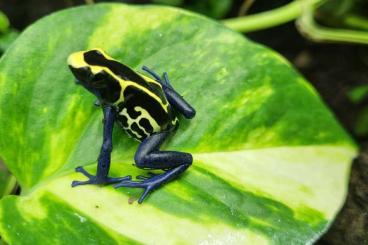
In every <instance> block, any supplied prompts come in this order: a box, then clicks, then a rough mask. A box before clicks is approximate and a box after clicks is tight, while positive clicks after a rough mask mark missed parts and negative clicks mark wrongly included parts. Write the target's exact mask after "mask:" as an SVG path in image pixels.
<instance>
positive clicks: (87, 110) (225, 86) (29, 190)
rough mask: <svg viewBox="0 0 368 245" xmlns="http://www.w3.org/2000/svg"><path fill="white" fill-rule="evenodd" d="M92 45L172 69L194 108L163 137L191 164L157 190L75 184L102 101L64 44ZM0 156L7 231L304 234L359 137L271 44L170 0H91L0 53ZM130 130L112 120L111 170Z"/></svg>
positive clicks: (209, 236)
mask: <svg viewBox="0 0 368 245" xmlns="http://www.w3.org/2000/svg"><path fill="white" fill-rule="evenodd" d="M94 47H101V48H103V49H105V50H106V51H107V53H109V54H110V55H111V56H112V57H114V58H116V59H117V60H120V61H121V62H123V63H125V64H127V65H129V66H131V67H133V68H134V69H136V70H139V69H140V67H141V66H142V65H147V66H148V67H151V68H153V69H154V70H156V71H157V72H159V73H162V72H164V71H166V72H168V74H169V76H170V78H171V81H172V84H173V86H174V87H175V88H176V90H177V91H179V92H180V93H181V94H182V95H183V96H184V97H185V98H186V100H187V101H189V102H190V103H191V104H192V105H193V106H194V107H195V108H196V110H197V115H196V117H195V119H193V120H191V121H186V120H185V119H183V118H181V120H180V123H181V126H180V128H179V130H178V132H177V133H176V134H175V136H173V137H172V138H171V139H170V141H169V142H167V144H166V145H165V146H164V149H172V150H178V151H187V152H190V153H192V154H193V157H194V163H193V166H192V167H191V168H190V169H189V170H188V171H187V172H186V173H185V174H184V175H183V176H182V177H181V178H179V179H178V180H175V181H173V182H171V183H169V184H167V185H166V186H164V187H162V188H161V189H159V190H157V191H156V192H154V193H153V194H152V195H151V196H150V197H149V198H148V199H147V200H146V201H145V202H144V203H143V204H142V205H138V204H137V202H133V203H132V204H130V203H131V202H132V201H133V200H135V199H137V198H138V197H139V196H140V195H141V193H142V190H138V189H129V188H120V189H113V188H112V187H111V186H108V187H97V186H83V187H77V188H71V187H70V184H71V181H72V180H82V179H83V176H82V175H80V174H77V173H75V172H74V168H75V167H76V166H79V165H83V166H87V165H88V169H89V170H90V171H95V168H96V159H97V155H98V152H99V147H100V144H101V141H102V123H101V120H102V113H101V110H100V109H98V108H96V107H94V106H93V102H94V100H95V99H94V98H93V96H92V95H91V94H89V93H88V92H87V91H85V90H83V89H82V88H81V87H80V86H76V85H75V84H74V82H73V81H74V79H73V76H72V74H71V73H70V71H69V70H68V68H67V65H66V58H67V56H68V55H69V54H70V53H71V52H74V51H77V50H85V49H89V48H94ZM0 135H1V136H2V137H1V138H0V155H1V156H2V157H3V158H4V160H5V162H6V163H7V165H8V168H9V169H10V170H11V172H12V173H13V174H14V175H15V176H16V178H17V180H18V182H19V183H20V185H21V188H22V194H21V196H8V197H6V198H4V199H3V200H1V202H0V224H1V225H0V235H1V236H2V237H3V238H4V240H5V241H6V242H8V243H10V244H25V243H27V244H42V243H44V241H50V243H52V244H71V243H73V244H115V243H119V244H129V243H132V244H134V243H150V244H152V243H155V244H178V243H180V244H182V243H185V244H193V243H194V244H196V243H202V244H212V243H225V244H231V243H233V244H244V243H247V244H264V243H274V244H305V243H311V242H312V241H314V240H316V239H317V238H318V236H319V235H320V234H321V233H323V232H324V231H325V230H326V229H327V227H328V226H329V225H330V223H331V222H332V220H333V218H334V217H335V215H336V213H337V212H338V210H339V208H340V207H341V205H342V203H343V201H344V198H345V194H346V183H347V176H348V173H349V167H350V162H351V159H352V158H353V157H354V156H355V154H356V149H355V145H354V143H353V142H352V140H351V139H350V138H349V136H348V135H347V134H346V133H345V132H344V130H343V129H342V128H341V127H340V126H339V124H338V123H337V122H336V120H335V119H334V117H333V115H332V114H331V113H330V112H329V110H328V109H326V107H325V106H324V105H323V103H322V101H321V99H320V98H319V96H318V95H317V94H316V92H315V90H314V89H313V88H312V87H311V86H310V85H309V84H308V83H307V82H306V81H305V80H304V79H303V78H302V77H301V76H300V75H299V74H298V73H297V72H296V71H295V70H294V69H293V68H292V67H291V66H290V64H289V63H288V62H287V61H285V59H284V58H282V57H280V56H279V55H278V54H276V53H274V52H273V51H271V50H269V49H267V48H265V47H263V46H260V45H257V44H255V43H253V42H250V41H248V40H247V39H245V38H244V37H243V36H242V35H240V34H238V33H235V32H233V31H231V30H229V29H227V28H225V27H223V26H222V25H220V24H218V23H216V22H213V21H210V20H208V19H207V18H204V17H201V16H198V15H195V14H192V13H189V12H185V11H181V10H178V9H173V8H166V7H153V6H148V7H147V6H145V7H133V6H126V5H120V4H98V5H94V6H88V7H79V8H73V9H68V10H66V11H61V12H58V13H56V14H53V15H50V16H48V17H46V18H44V19H42V20H40V21H38V22H36V23H35V24H33V25H32V26H31V27H29V28H28V29H27V30H26V31H25V32H24V33H22V34H21V36H20V37H19V38H18V39H17V40H16V41H15V43H14V44H13V45H12V46H11V47H10V48H9V49H8V51H7V52H6V54H5V55H4V56H3V57H2V59H1V62H0ZM137 146H138V143H137V142H135V141H132V140H131V139H129V138H128V137H127V136H126V134H125V133H124V132H123V131H122V130H121V129H120V128H119V127H116V128H115V131H114V151H113V155H112V174H111V176H125V175H127V174H131V175H133V176H136V175H138V174H142V173H145V172H146V171H144V170H139V169H138V168H136V167H135V166H132V163H133V156H134V152H135V150H136V149H137Z"/></svg>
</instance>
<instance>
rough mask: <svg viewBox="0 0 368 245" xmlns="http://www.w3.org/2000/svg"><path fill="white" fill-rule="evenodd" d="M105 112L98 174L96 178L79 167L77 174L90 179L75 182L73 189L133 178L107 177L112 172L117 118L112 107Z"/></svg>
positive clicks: (107, 107)
mask: <svg viewBox="0 0 368 245" xmlns="http://www.w3.org/2000/svg"><path fill="white" fill-rule="evenodd" d="M103 112H104V136H103V144H102V147H101V151H100V155H99V157H98V164H97V174H96V176H94V175H92V174H90V173H88V172H87V171H86V170H85V169H84V168H83V167H77V168H76V169H75V171H76V172H79V173H81V174H83V175H84V176H86V177H87V178H88V180H87V181H73V182H72V187H75V186H78V185H87V184H100V185H102V184H112V183H118V182H121V181H125V180H130V179H131V176H125V177H121V178H110V177H107V176H108V174H109V170H110V158H111V157H110V156H111V151H112V131H113V127H114V121H115V118H116V115H115V114H116V112H115V110H114V109H113V108H112V107H109V106H106V107H104V108H103Z"/></svg>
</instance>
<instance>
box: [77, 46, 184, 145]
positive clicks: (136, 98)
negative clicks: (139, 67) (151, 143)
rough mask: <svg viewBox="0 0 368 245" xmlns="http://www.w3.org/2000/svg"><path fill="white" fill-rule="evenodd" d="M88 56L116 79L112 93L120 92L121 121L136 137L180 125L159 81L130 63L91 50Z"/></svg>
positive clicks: (119, 112)
mask: <svg viewBox="0 0 368 245" xmlns="http://www.w3.org/2000/svg"><path fill="white" fill-rule="evenodd" d="M84 58H85V60H86V61H87V62H88V64H90V65H92V66H98V67H102V68H103V69H104V70H105V71H106V79H112V80H114V82H113V83H114V84H117V88H118V89H111V90H114V91H110V92H108V93H111V94H114V93H116V90H118V93H119V95H117V97H118V99H117V100H116V102H115V103H114V104H115V107H116V109H117V111H118V116H117V121H118V123H119V124H120V125H121V126H122V127H123V128H124V129H125V131H126V132H127V133H128V134H129V135H130V136H131V137H132V138H135V139H137V140H139V141H142V140H143V139H145V138H146V137H148V136H150V135H151V134H153V133H157V132H161V131H164V130H169V129H171V128H173V127H177V123H178V120H177V118H176V116H175V115H174V113H173V110H172V107H171V105H170V103H168V100H167V98H166V96H165V93H164V91H163V89H162V86H161V84H160V83H159V82H157V81H155V80H153V79H151V78H149V77H146V76H144V75H141V74H139V73H137V72H135V71H134V70H133V69H131V68H130V67H128V66H126V65H124V64H122V63H120V62H118V61H116V60H114V59H113V58H111V57H109V56H107V55H106V54H104V55H103V56H101V55H97V54H96V52H87V53H86V54H85V55H84Z"/></svg>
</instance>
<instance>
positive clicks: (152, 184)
mask: <svg viewBox="0 0 368 245" xmlns="http://www.w3.org/2000/svg"><path fill="white" fill-rule="evenodd" d="M188 167H189V165H181V166H178V167H176V168H173V169H170V170H168V171H166V172H165V173H163V174H158V175H155V174H152V173H149V175H150V177H146V176H142V175H139V176H137V179H138V180H137V181H133V180H124V181H122V182H120V183H118V184H116V185H114V187H115V188H118V187H123V186H124V187H132V188H143V189H144V192H143V194H142V196H141V197H140V198H139V200H138V203H139V204H141V203H142V202H143V201H144V199H145V198H146V197H147V196H148V194H150V193H151V192H153V191H154V190H156V189H158V188H159V187H160V186H161V185H163V184H165V183H167V182H169V181H170V180H173V179H174V178H176V177H177V176H178V175H180V173H182V172H184V171H185V169H187V168H188Z"/></svg>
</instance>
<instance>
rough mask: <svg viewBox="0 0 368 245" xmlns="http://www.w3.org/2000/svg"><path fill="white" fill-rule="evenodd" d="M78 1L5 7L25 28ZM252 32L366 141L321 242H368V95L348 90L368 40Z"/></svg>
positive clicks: (36, 0) (7, 1) (288, 30)
mask: <svg viewBox="0 0 368 245" xmlns="http://www.w3.org/2000/svg"><path fill="white" fill-rule="evenodd" d="M125 2H128V1H125ZM129 2H135V3H137V2H139V3H145V2H148V1H129ZM259 2H260V3H259ZM275 2H277V3H275ZM286 2H288V1H286V0H282V1H272V2H270V1H265V0H263V1H262V0H259V1H257V4H256V5H255V7H254V8H252V11H254V12H257V11H262V10H267V9H269V8H273V7H277V6H279V5H282V4H285V3H286ZM76 3H77V4H80V3H83V1H72V0H64V1H46V0H28V1H21V0H4V1H2V2H0V9H2V10H3V11H4V12H5V13H6V14H7V15H8V16H9V18H10V20H11V23H12V25H13V26H14V27H15V28H17V29H20V30H22V29H23V28H24V27H26V26H27V25H29V24H30V23H32V22H33V21H34V20H36V19H38V18H40V17H41V16H43V15H45V14H48V13H51V12H54V11H56V10H58V9H61V8H65V7H69V6H72V5H75V4H76ZM241 3H242V1H239V0H235V1H234V5H233V7H232V10H231V12H230V14H229V16H233V15H236V13H237V11H238V9H239V7H240V5H241ZM256 6H257V7H256ZM266 6H267V7H266ZM247 37H249V38H250V39H252V40H254V41H256V42H259V43H262V44H265V45H267V46H268V47H271V48H273V49H274V50H276V51H278V52H279V53H281V54H282V55H284V56H285V57H286V58H287V59H288V60H289V61H290V62H291V63H293V64H294V65H295V66H296V67H297V68H298V70H299V71H300V72H301V73H302V74H303V75H304V76H305V77H306V78H307V80H308V81H310V82H311V83H312V84H313V86H314V87H315V88H316V89H317V90H318V92H319V93H320V95H321V96H322V98H323V100H324V101H325V102H326V104H327V105H328V106H329V107H330V108H331V110H332V111H333V112H334V113H335V115H336V117H337V120H339V121H340V122H341V124H342V125H343V126H344V127H345V129H346V130H347V131H348V132H349V133H350V134H351V135H353V137H354V138H355V140H356V141H357V142H358V144H359V145H360V147H361V150H360V155H359V157H358V158H357V159H356V160H355V161H354V163H353V167H352V171H351V178H350V184H349V194H348V198H347V201H346V203H345V205H344V207H343V208H342V210H341V212H340V213H339V215H338V216H337V219H336V221H335V222H334V224H333V225H332V226H331V228H330V229H329V231H328V232H327V233H326V234H325V235H324V236H323V237H322V238H321V239H320V240H319V241H318V242H317V244H318V245H335V244H336V245H339V244H348V245H349V244H352V245H355V244H356V245H362V244H368V138H367V137H358V136H357V135H355V134H354V130H353V128H354V124H355V122H356V119H357V115H358V113H359V111H360V110H361V109H362V108H363V107H364V106H368V100H367V101H364V102H363V103H361V104H360V105H356V104H354V103H352V102H351V101H350V100H349V99H348V97H347V92H348V91H350V90H351V89H352V88H354V87H355V86H357V85H362V84H368V46H362V45H348V44H331V43H330V44H326V43H324V44H322V43H313V42H310V41H308V40H306V39H305V38H303V37H302V36H301V35H300V34H299V33H298V31H297V30H296V28H295V25H294V24H293V23H289V24H285V25H282V26H279V27H276V28H272V29H267V30H264V31H258V32H256V33H249V34H247Z"/></svg>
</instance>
